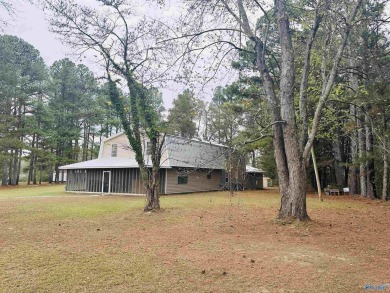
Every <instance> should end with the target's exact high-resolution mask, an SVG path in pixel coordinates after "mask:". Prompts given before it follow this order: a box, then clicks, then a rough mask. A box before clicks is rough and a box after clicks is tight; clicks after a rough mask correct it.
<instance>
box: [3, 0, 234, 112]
mask: <svg viewBox="0 0 390 293" xmlns="http://www.w3.org/2000/svg"><path fill="white" fill-rule="evenodd" d="M11 2H12V3H13V4H14V7H15V10H16V11H15V15H14V20H13V21H9V25H8V26H7V27H4V28H3V32H2V33H3V34H9V35H16V36H18V37H20V38H22V39H23V40H25V41H26V42H28V43H30V44H31V45H33V46H34V47H35V48H36V49H37V50H38V51H39V52H40V53H41V56H42V58H43V59H44V60H45V63H46V65H47V66H51V65H52V64H53V62H55V61H56V60H59V59H62V58H65V57H68V58H69V59H71V60H72V61H74V62H75V63H80V62H81V61H80V60H77V57H76V56H74V55H73V54H72V53H73V51H74V50H72V48H69V47H67V46H66V45H65V44H62V43H61V41H60V40H59V39H58V37H57V36H56V35H55V34H53V33H51V32H49V29H48V27H49V24H48V21H47V20H46V19H45V15H44V13H43V11H41V10H40V9H38V8H37V7H35V6H33V5H31V4H29V3H27V2H25V1H23V0H13V1H12V0H11ZM174 10H175V7H172V6H171V7H170V11H174ZM168 13H169V12H168ZM0 17H1V18H2V19H4V18H7V17H5V14H4V12H1V13H0ZM8 18H9V17H8ZM92 61H93V60H91V59H90V60H88V58H86V59H84V60H83V61H82V63H83V64H85V65H86V66H88V67H89V68H90V70H91V71H93V72H94V73H95V74H96V75H99V73H100V72H99V71H100V70H99V67H98V66H97V65H96V64H94V63H93V62H92ZM217 78H218V76H217ZM233 80H234V77H229V76H224V74H223V73H221V74H220V77H219V80H218V81H214V82H210V83H209V84H208V85H206V87H204V88H203V90H202V89H201V88H202V86H201V85H198V86H196V87H195V89H194V90H195V92H196V94H197V96H198V97H200V98H202V99H203V100H205V101H210V100H211V98H212V93H213V91H214V88H215V87H216V86H218V85H225V84H227V83H231V82H233ZM186 87H187V86H186V85H185V84H178V83H170V84H167V85H166V86H165V88H160V90H161V91H162V93H163V98H164V104H165V107H166V108H170V107H171V105H172V100H173V99H174V98H176V97H177V95H178V94H179V93H181V92H182V91H183V90H184V89H185V88H186Z"/></svg>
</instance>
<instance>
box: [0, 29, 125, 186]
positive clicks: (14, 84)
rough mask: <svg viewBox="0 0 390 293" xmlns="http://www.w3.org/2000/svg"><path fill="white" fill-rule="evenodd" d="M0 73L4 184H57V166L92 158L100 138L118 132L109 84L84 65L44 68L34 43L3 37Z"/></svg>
mask: <svg viewBox="0 0 390 293" xmlns="http://www.w3.org/2000/svg"><path fill="white" fill-rule="evenodd" d="M0 75H1V77H0V127H1V128H0V164H1V166H2V168H1V170H0V173H1V178H2V181H1V183H2V185H17V184H18V183H19V182H20V181H21V180H23V181H27V183H28V184H30V183H33V184H37V183H41V182H42V181H45V182H47V181H48V182H52V181H55V182H58V181H59V177H58V174H59V172H58V167H59V166H61V165H65V164H69V163H74V162H77V161H85V160H87V159H92V158H96V156H97V154H98V150H99V143H100V141H101V140H102V139H103V138H105V137H108V136H110V135H112V134H114V133H117V132H118V131H120V130H121V125H120V122H119V119H118V115H117V114H116V113H115V110H114V109H113V108H112V107H111V106H110V104H109V101H108V99H107V86H106V85H105V84H99V83H98V82H97V80H96V78H95V76H94V75H93V73H92V72H91V71H90V70H89V69H88V68H87V67H86V66H84V65H81V64H78V65H77V64H75V63H74V62H72V61H70V60H69V59H62V60H58V61H56V62H54V63H53V64H52V65H51V66H50V67H48V66H47V65H46V64H45V63H44V61H43V59H42V57H41V56H40V54H39V52H38V50H36V49H35V48H34V47H33V46H31V45H30V44H28V43H27V42H25V41H23V40H22V39H20V38H18V37H15V36H9V35H2V36H0ZM21 174H26V176H25V178H21ZM53 174H56V177H53V176H54V175H53Z"/></svg>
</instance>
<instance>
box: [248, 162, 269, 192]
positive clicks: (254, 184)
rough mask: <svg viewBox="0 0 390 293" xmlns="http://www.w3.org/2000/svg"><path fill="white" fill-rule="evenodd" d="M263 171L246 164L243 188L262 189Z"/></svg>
mask: <svg viewBox="0 0 390 293" xmlns="http://www.w3.org/2000/svg"><path fill="white" fill-rule="evenodd" d="M263 177H264V171H263V170H260V169H258V168H255V167H252V166H248V165H247V166H246V174H245V189H249V190H256V189H263Z"/></svg>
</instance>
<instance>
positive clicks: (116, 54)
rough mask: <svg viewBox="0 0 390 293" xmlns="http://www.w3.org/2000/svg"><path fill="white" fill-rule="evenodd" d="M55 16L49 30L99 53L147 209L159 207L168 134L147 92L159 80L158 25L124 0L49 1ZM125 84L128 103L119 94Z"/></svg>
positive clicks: (78, 46) (50, 9) (77, 47)
mask: <svg viewBox="0 0 390 293" xmlns="http://www.w3.org/2000/svg"><path fill="white" fill-rule="evenodd" d="M44 5H45V8H46V9H48V10H49V11H50V12H51V13H52V14H51V19H50V23H51V29H52V31H53V32H55V33H57V34H58V35H59V36H61V38H62V40H63V41H64V42H65V43H67V44H69V45H71V46H73V47H74V48H76V49H77V50H78V53H79V54H84V52H86V51H95V52H96V56H95V58H96V59H97V62H98V63H99V64H100V65H102V66H104V68H105V70H106V74H107V78H108V81H109V95H110V98H111V101H112V103H113V105H114V106H115V109H116V111H117V113H118V116H119V117H120V119H121V122H122V126H123V129H124V132H125V133H126V136H127V138H128V139H129V142H130V146H131V148H132V149H133V150H134V152H135V155H136V161H137V163H138V165H139V168H140V172H141V177H142V180H143V183H144V185H145V188H146V199H147V203H146V206H145V211H151V210H156V209H159V208H160V202H159V194H158V193H159V188H158V186H159V169H160V159H161V152H162V147H163V144H164V138H165V135H164V134H162V133H161V127H160V121H159V117H158V113H157V111H156V109H154V108H153V102H152V101H151V100H150V95H149V94H148V86H150V85H151V82H152V80H154V79H155V78H157V75H156V73H158V72H159V71H158V70H157V67H158V66H157V64H156V60H157V59H156V58H157V57H156V56H157V55H156V54H157V53H156V52H155V51H157V50H158V48H156V47H154V44H153V43H152V42H151V41H150V40H154V39H155V35H156V34H158V33H159V27H158V25H156V22H154V21H148V20H146V19H145V18H144V17H140V16H139V15H138V14H137V8H138V7H137V4H136V3H134V1H125V0H98V1H96V2H95V3H89V5H87V4H86V5H81V4H77V3H75V2H73V1H67V0H52V1H51V0H45V1H44ZM121 82H123V83H124V84H125V85H126V88H127V96H128V99H129V101H128V104H129V105H130V106H129V107H127V106H126V103H125V102H124V101H123V98H122V97H121V95H120V94H119V89H118V86H120V84H121ZM144 136H146V138H147V140H149V142H150V156H151V161H152V166H149V165H148V164H147V162H146V160H145V157H147V156H146V154H145V152H146V148H145V147H144V146H143V142H144V139H143V138H144Z"/></svg>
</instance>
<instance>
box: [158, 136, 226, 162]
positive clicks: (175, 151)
mask: <svg viewBox="0 0 390 293" xmlns="http://www.w3.org/2000/svg"><path fill="white" fill-rule="evenodd" d="M165 146H166V148H167V151H168V166H170V167H183V168H204V169H225V167H226V166H225V161H226V151H227V148H226V147H225V146H222V145H219V144H213V143H210V142H203V141H198V140H195V139H185V138H182V137H177V136H171V135H169V136H168V135H167V136H166V138H165ZM162 163H164V162H162Z"/></svg>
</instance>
